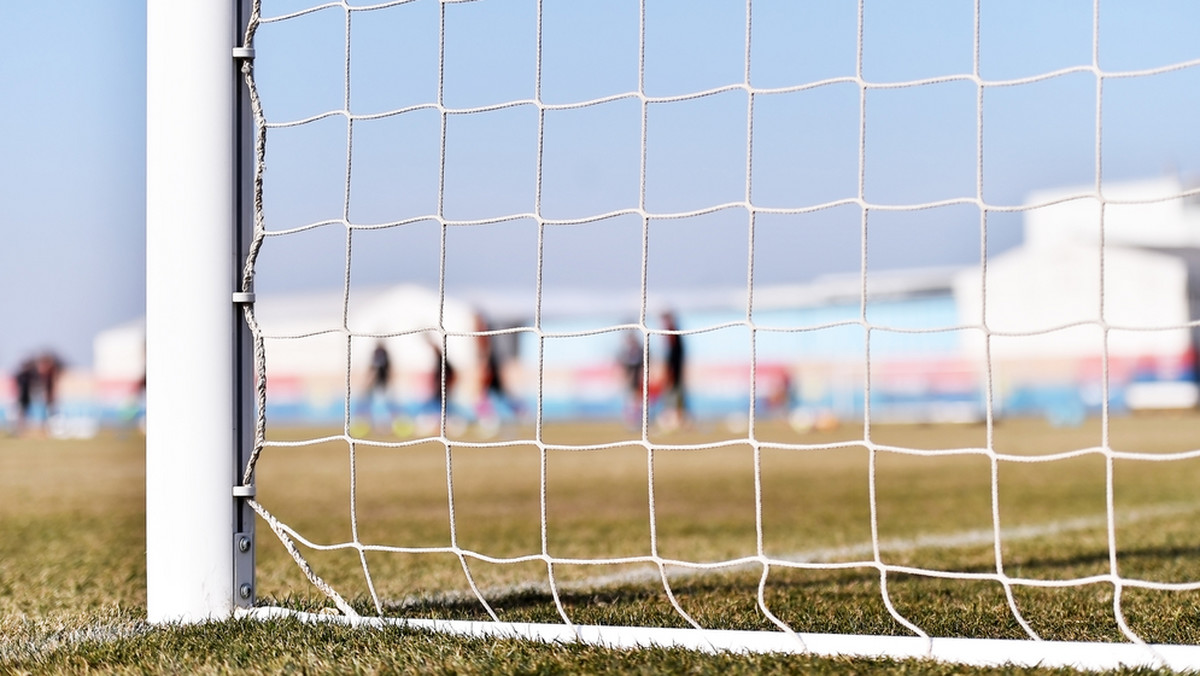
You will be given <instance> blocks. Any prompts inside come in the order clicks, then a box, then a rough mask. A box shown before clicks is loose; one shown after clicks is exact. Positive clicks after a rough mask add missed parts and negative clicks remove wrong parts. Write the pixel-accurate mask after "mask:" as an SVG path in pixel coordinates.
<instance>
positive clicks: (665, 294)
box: [241, 0, 1200, 666]
mask: <svg viewBox="0 0 1200 676" xmlns="http://www.w3.org/2000/svg"><path fill="white" fill-rule="evenodd" d="M1198 28H1200V12H1198V11H1197V9H1196V8H1195V7H1193V6H1192V5H1190V4H1188V3H1182V2H1180V3H1173V4H1170V5H1168V4H1156V5H1154V6H1153V7H1147V6H1144V5H1142V4H1140V3H1120V2H1099V1H1098V0H1097V2H1096V3H1095V4H1094V5H1093V6H1085V5H1084V4H1082V3H1075V4H1073V5H1070V6H1066V5H1062V4H1061V3H1059V4H1053V5H1047V4H1044V3H1037V2H1021V3H1011V2H989V1H984V0H977V2H975V3H962V2H943V3H888V2H875V1H867V0H862V1H861V2H859V3H857V4H855V3H797V2H790V1H784V0H775V1H771V0H747V1H746V2H732V1H728V2H715V1H714V2H704V3H693V2H669V1H666V0H641V1H640V2H638V1H636V0H628V1H620V2H613V1H611V0H605V1H603V2H601V1H584V0H476V1H465V0H464V1H450V0H443V1H437V0H397V1H392V2H376V3H373V4H366V3H362V4H360V3H354V2H326V3H313V2H290V1H284V0H274V1H268V0H262V2H261V3H257V2H256V3H255V7H254V10H253V15H252V17H251V19H250V22H249V25H248V26H247V27H246V29H245V42H244V45H245V46H246V47H250V48H253V50H254V51H253V58H252V59H251V58H247V59H246V60H245V65H244V67H243V73H244V76H245V85H246V86H247V87H248V89H249V91H251V92H252V100H253V114H254V123H255V134H256V144H255V151H254V152H255V167H254V171H255V180H254V194H253V198H254V202H255V233H254V241H253V245H252V247H251V254H250V255H249V256H247V258H246V260H245V271H244V275H243V287H242V291H244V292H247V293H248V292H253V293H254V296H253V298H254V302H253V303H248V304H246V306H245V318H246V320H247V322H248V324H249V326H250V328H251V331H252V333H253V336H254V343H255V357H256V359H255V362H256V373H257V378H256V380H255V392H254V395H253V396H254V398H255V400H256V402H257V404H256V407H257V408H256V410H257V411H258V414H259V416H258V420H257V430H256V443H255V447H254V452H253V454H252V457H251V458H250V460H249V462H248V463H247V464H246V465H245V466H244V467H242V468H241V471H242V473H243V477H242V483H243V484H245V485H247V486H249V485H253V486H254V487H255V491H256V495H255V496H254V497H253V499H252V500H251V501H250V504H251V505H252V507H253V509H254V510H255V511H256V512H257V513H258V515H259V516H260V517H261V519H262V520H263V522H265V523H266V524H267V525H268V526H269V527H270V529H271V530H272V531H273V532H274V533H275V534H276V535H278V539H279V541H280V542H279V543H274V542H268V540H267V539H263V540H260V542H259V543H258V549H257V556H258V567H257V573H256V575H257V583H256V584H257V587H256V591H257V594H258V597H259V602H260V604H262V605H263V607H260V608H258V609H256V610H255V611H254V612H255V613H258V614H271V613H275V612H290V613H315V614H317V615H320V614H330V613H332V614H334V615H338V616H341V617H343V618H348V620H349V621H354V622H401V623H410V624H414V625H420V626H434V627H438V628H441V629H444V630H446V631H467V632H475V633H479V634H482V635H505V636H509V635H511V636H529V637H534V638H541V639H544V640H560V639H570V640H575V639H580V640H592V641H598V642H601V643H605V644H609V645H648V644H666V645H686V646H691V647H697V648H701V649H714V648H715V649H734V650H753V649H765V650H784V651H799V652H802V651H812V652H817V653H837V654H850V655H891V656H899V657H907V656H917V657H921V656H929V657H935V658H940V659H951V660H963V661H968V662H978V663H985V664H986V663H1004V662H1007V661H1016V662H1024V663H1043V664H1069V665H1075V666H1097V665H1099V666H1104V665H1114V664H1150V665H1164V664H1167V665H1172V666H1179V665H1191V666H1196V665H1198V664H1200V658H1198V654H1200V650H1198V649H1197V648H1196V647H1195V646H1194V644H1195V643H1197V639H1198V637H1200V633H1198V632H1200V624H1197V621H1196V619H1195V608H1196V604H1197V602H1198V601H1200V556H1197V552H1200V535H1197V533H1196V530H1195V529H1194V528H1192V527H1190V524H1191V523H1192V520H1193V519H1194V518H1195V517H1196V513H1197V512H1198V511H1200V502H1197V500H1196V498H1195V491H1194V486H1195V481H1196V479H1197V478H1198V476H1197V475H1198V474H1200V451H1197V450H1196V449H1197V444H1196V442H1195V440H1196V439H1197V438H1198V437H1197V436H1196V434H1195V432H1196V431H1197V430H1198V429H1200V427H1198V422H1200V421H1197V420H1196V418H1195V417H1194V416H1193V415H1192V414H1191V412H1190V407H1192V406H1194V404H1195V398H1196V386H1195V383H1196V378H1195V352H1194V345H1195V341H1194V334H1195V333H1196V331H1195V327H1196V322H1195V319H1196V315H1195V312H1194V310H1193V307H1195V306H1196V301H1195V300H1194V298H1195V293H1196V292H1195V291H1194V290H1193V289H1194V287H1195V282H1194V279H1196V275H1195V273H1196V271H1197V270H1200V268H1197V266H1200V255H1197V252H1200V248H1197V247H1198V246H1200V234H1197V233H1200V217H1198V216H1197V213H1198V212H1197V208H1198V207H1197V201H1198V200H1197V197H1198V196H1200V192H1198V191H1197V190H1196V188H1195V187H1193V185H1194V184H1192V183H1190V182H1189V174H1190V173H1191V172H1195V171H1196V170H1198V169H1200V166H1197V165H1196V157H1198V156H1200V155H1198V154H1197V150H1200V132H1198V131H1197V129H1198V128H1197V127H1196V125H1195V123H1194V113H1195V110H1196V109H1197V108H1196V106H1197V96H1198V93H1200V46H1198V44H1197V42H1196V41H1195V39H1194V35H1195V32H1196V30H1197V29H1198ZM1147 409H1153V411H1152V412H1148V411H1147ZM281 609H282V610H281ZM302 616H304V617H311V615H302ZM367 618H373V619H367ZM1080 642H1088V643H1087V645H1082V644H1080Z"/></svg>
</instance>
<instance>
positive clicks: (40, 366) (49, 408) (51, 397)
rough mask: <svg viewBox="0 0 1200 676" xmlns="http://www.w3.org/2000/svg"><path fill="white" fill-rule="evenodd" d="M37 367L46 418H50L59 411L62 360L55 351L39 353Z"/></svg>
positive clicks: (38, 382)
mask: <svg viewBox="0 0 1200 676" xmlns="http://www.w3.org/2000/svg"><path fill="white" fill-rule="evenodd" d="M35 368H36V369H37V384H38V386H40V388H41V391H42V402H43V403H44V404H45V406H46V419H47V420H49V419H50V418H51V417H53V416H54V414H55V413H56V412H57V411H58V399H57V394H58V392H57V385H58V376H59V374H61V373H62V368H63V364H62V360H60V359H59V358H58V356H57V355H55V354H54V353H53V352H43V353H42V354H40V355H38V358H37V361H36V363H35Z"/></svg>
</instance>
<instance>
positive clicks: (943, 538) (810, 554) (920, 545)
mask: <svg viewBox="0 0 1200 676" xmlns="http://www.w3.org/2000/svg"><path fill="white" fill-rule="evenodd" d="M1198 511H1200V504H1186V503H1184V504H1166V505H1157V506H1153V507H1145V508H1142V509H1137V510H1128V511H1123V512H1121V513H1120V514H1119V515H1118V518H1117V524H1118V525H1121V526H1128V525H1131V524H1135V523H1140V522H1143V521H1148V520H1152V519H1161V518H1164V517H1172V516H1179V515H1182V514H1188V513H1195V512H1198ZM1107 524H1108V519H1107V517H1105V516H1102V515H1099V516H1086V517H1076V518H1072V519H1062V520H1059V521H1050V522H1047V523H1042V524H1031V525H1026V526H1015V527H1012V528H1002V529H1001V530H1000V539H1001V541H1002V542H1005V541H1008V542H1013V541H1023V540H1035V539H1038V538H1043V537H1051V536H1054V535H1060V534H1063V533H1074V532H1079V531H1085V530H1094V529H1098V528H1105V527H1106V526H1107ZM994 537H995V535H994V532H993V531H992V530H991V529H985V528H981V529H974V530H965V531H959V532H956V533H939V534H929V535H919V536H917V537H914V538H889V539H885V540H880V541H879V549H880V551H881V552H888V553H893V554H897V553H906V552H913V551H917V550H921V549H955V548H960V547H978V546H982V545H990V544H992V542H993V538H994ZM874 551H875V550H874V548H873V547H872V546H871V543H870V542H863V543H857V544H853V545H845V546H840V547H818V548H814V549H808V550H803V551H799V552H792V553H789V554H783V555H780V556H774V555H772V556H771V557H770V558H771V559H775V560H779V561H787V562H790V563H816V564H820V563H841V562H852V561H869V560H871V559H872V558H873V557H874ZM632 565H638V564H632ZM756 565H757V564H752V563H751V564H734V565H729V566H724V567H721V568H719V569H713V568H711V567H708V568H704V569H700V568H687V567H681V566H671V567H670V569H669V570H668V573H667V576H668V577H669V578H670V579H683V578H687V577H692V576H695V575H702V574H704V573H710V572H714V570H719V571H720V572H732V571H738V570H748V569H752V568H754V567H756ZM658 579H659V573H658V570H657V569H656V568H654V567H653V566H652V565H651V564H641V568H640V569H638V570H630V571H625V572H622V573H614V574H611V575H596V576H593V577H588V578H584V579H580V580H569V581H562V582H559V583H558V588H559V589H560V590H561V591H570V592H583V591H595V590H598V589H603V588H605V587H611V586H617V585H622V584H639V583H647V582H654V581H657V580H658ZM480 591H481V593H482V594H483V596H484V598H486V599H488V600H489V601H498V600H502V599H504V598H506V597H512V596H517V595H520V594H525V593H529V592H538V593H547V592H548V591H549V590H548V585H547V584H546V583H541V584H539V583H522V584H517V585H512V586H507V587H492V588H487V589H481V590H480ZM474 599H475V596H474V594H472V593H470V592H466V591H451V592H443V593H437V594H429V595H421V596H411V597H406V598H404V599H400V600H397V601H393V602H389V603H388V604H387V605H390V606H394V607H400V608H407V607H412V606H419V605H424V604H429V603H455V602H464V601H472V600H474Z"/></svg>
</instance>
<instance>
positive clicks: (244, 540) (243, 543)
mask: <svg viewBox="0 0 1200 676" xmlns="http://www.w3.org/2000/svg"><path fill="white" fill-rule="evenodd" d="M238 550H240V551H241V552H242V553H246V552H248V551H250V538H248V537H245V536H242V537H240V538H238Z"/></svg>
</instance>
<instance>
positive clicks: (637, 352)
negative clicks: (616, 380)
mask: <svg viewBox="0 0 1200 676" xmlns="http://www.w3.org/2000/svg"><path fill="white" fill-rule="evenodd" d="M617 358H618V361H619V363H620V366H621V372H622V375H623V376H624V378H625V421H626V422H627V423H628V424H630V425H633V426H639V425H641V422H642V402H643V401H644V399H645V398H644V397H643V395H642V389H643V387H644V385H645V371H646V353H645V350H644V349H643V346H642V340H641V338H640V337H639V336H638V334H637V333H635V332H633V331H626V332H625V344H624V345H622V346H621V352H620V354H619V355H618V357H617Z"/></svg>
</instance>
